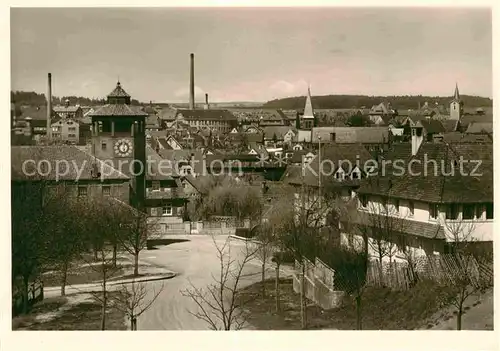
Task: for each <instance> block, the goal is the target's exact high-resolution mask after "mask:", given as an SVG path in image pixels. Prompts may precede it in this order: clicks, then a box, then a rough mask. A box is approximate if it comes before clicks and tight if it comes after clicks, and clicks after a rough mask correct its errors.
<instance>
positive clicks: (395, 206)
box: [394, 199, 399, 213]
mask: <svg viewBox="0 0 500 351" xmlns="http://www.w3.org/2000/svg"><path fill="white" fill-rule="evenodd" d="M394 209H395V210H396V212H397V213H399V200H398V199H395V200H394Z"/></svg>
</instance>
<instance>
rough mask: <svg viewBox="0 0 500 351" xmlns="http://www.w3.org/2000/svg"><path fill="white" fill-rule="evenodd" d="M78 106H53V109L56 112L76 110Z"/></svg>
mask: <svg viewBox="0 0 500 351" xmlns="http://www.w3.org/2000/svg"><path fill="white" fill-rule="evenodd" d="M79 109H81V108H80V106H54V111H56V112H76V111H78V110H79Z"/></svg>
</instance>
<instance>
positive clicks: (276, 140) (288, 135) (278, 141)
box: [262, 126, 297, 146]
mask: <svg viewBox="0 0 500 351" xmlns="http://www.w3.org/2000/svg"><path fill="white" fill-rule="evenodd" d="M262 130H263V132H264V144H265V145H266V146H267V145H271V144H272V145H274V146H278V145H284V144H286V145H290V146H291V145H292V142H293V141H294V140H295V139H296V136H297V131H296V130H295V129H294V128H292V127H288V126H279V127H263V128H262Z"/></svg>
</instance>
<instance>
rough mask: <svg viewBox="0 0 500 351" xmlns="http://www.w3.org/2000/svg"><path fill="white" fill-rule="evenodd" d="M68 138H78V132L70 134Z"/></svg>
mask: <svg viewBox="0 0 500 351" xmlns="http://www.w3.org/2000/svg"><path fill="white" fill-rule="evenodd" d="M68 138H76V134H68Z"/></svg>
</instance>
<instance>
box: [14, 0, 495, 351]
mask: <svg viewBox="0 0 500 351" xmlns="http://www.w3.org/2000/svg"><path fill="white" fill-rule="evenodd" d="M9 11H10V14H9V15H8V16H9V17H10V83H9V84H10V116H11V118H10V162H11V166H10V196H11V197H10V202H8V204H10V219H9V220H10V240H11V242H10V248H11V256H10V264H11V267H10V271H11V282H10V287H11V294H12V303H11V305H12V318H11V330H12V331H16V332H17V331H48V330H51V331H83V330H94V331H117V330H122V331H152V330H154V331H202V330H205V331H210V330H211V331H264V330H266V331H297V332H299V333H302V332H304V331H311V330H316V331H317V330H323V331H325V330H328V331H345V330H351V331H360V330H364V331H366V330H371V331H379V330H392V331H395V330H396V331H403V330H419V331H431V330H432V331H436V330H438V331H439V330H441V331H443V330H448V331H493V329H494V312H493V311H494V302H493V301H494V298H493V285H494V284H493V281H494V267H493V266H494V264H493V258H494V239H493V237H494V200H493V199H494V187H493V183H494V173H493V147H494V138H493V96H494V92H493V59H492V56H493V34H492V32H493V30H492V28H493V21H492V8H488V7H455V8H453V7H241V8H235V7H189V8H188V7H88V8H85V7H46V8H41V7H40V8H37V7H11V8H10V10H9ZM7 159H8V158H7ZM7 172H8V171H7ZM6 206H8V205H6ZM5 212H6V213H9V212H8V210H7V211H5ZM7 235H8V234H7V233H6V236H7ZM5 280H6V281H7V279H5ZM7 285H8V284H7ZM16 332H14V333H13V334H16ZM132 334H134V333H132ZM28 335H31V334H28ZM120 335H122V334H120ZM134 335H136V334H134ZM332 347H333V346H332ZM171 348H172V347H171ZM177 348H180V349H182V348H181V347H174V349H177Z"/></svg>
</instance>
